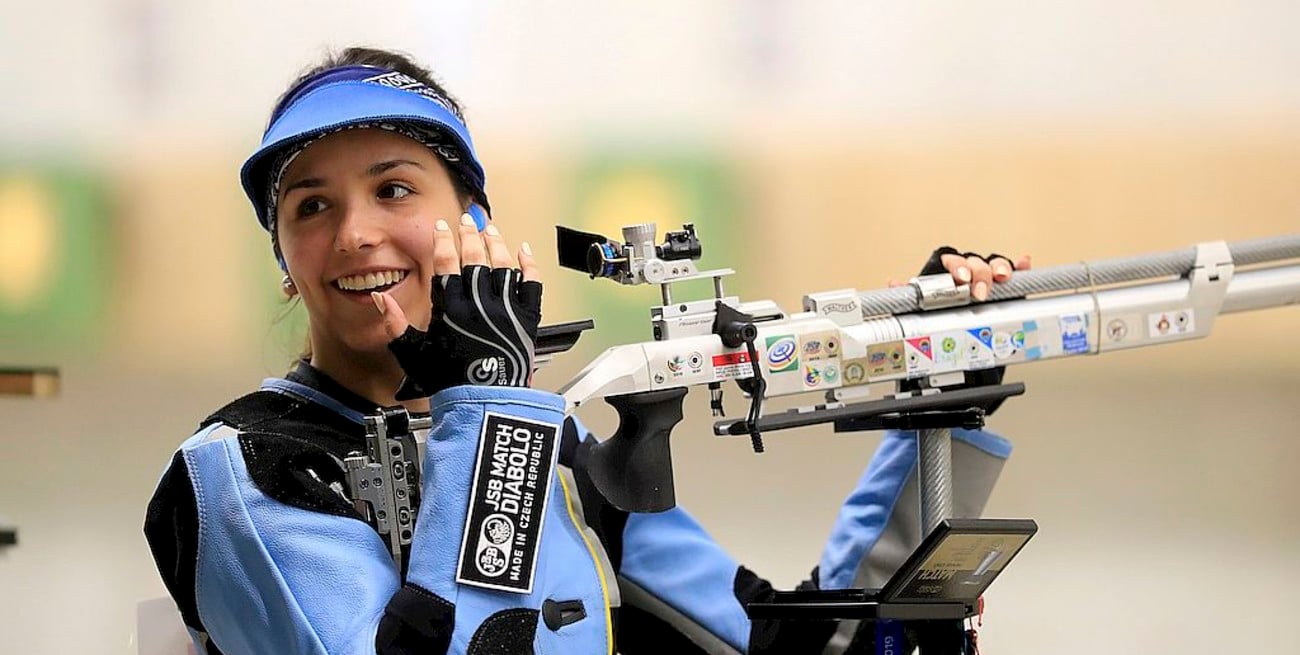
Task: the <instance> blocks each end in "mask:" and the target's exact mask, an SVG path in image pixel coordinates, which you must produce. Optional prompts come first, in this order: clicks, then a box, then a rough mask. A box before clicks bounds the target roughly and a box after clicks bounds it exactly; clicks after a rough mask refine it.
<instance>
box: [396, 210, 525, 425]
mask: <svg viewBox="0 0 1300 655" xmlns="http://www.w3.org/2000/svg"><path fill="white" fill-rule="evenodd" d="M457 230H458V231H459V234H460V244H461V247H460V252H459V253H457V252H456V243H455V241H456V240H455V238H454V236H453V234H452V232H451V228H450V226H448V225H447V222H446V221H443V220H439V221H438V222H437V223H436V225H435V227H434V232H433V244H434V245H433V261H434V273H435V274H436V277H435V278H434V280H433V294H432V295H433V298H432V300H433V317H432V320H431V321H430V322H429V331H428V332H422V331H420V330H418V329H416V328H415V327H414V326H412V325H411V324H410V322H409V321H408V320H407V318H406V315H405V313H403V312H402V308H401V307H400V306H399V305H398V304H397V301H396V300H394V299H393V298H392V297H391V296H389V295H388V294H386V293H380V292H374V293H372V294H371V296H372V298H373V299H374V301H375V306H376V307H377V308H378V309H379V312H380V314H381V315H382V317H383V321H384V330H385V332H386V333H387V334H388V337H389V338H390V339H392V341H391V342H389V344H388V348H389V350H391V351H392V352H393V354H394V355H395V356H396V357H397V361H398V363H399V364H400V365H401V366H402V370H403V371H404V372H405V373H406V379H405V380H403V381H402V385H401V388H399V389H398V391H397V395H396V399H397V400H410V399H413V398H420V397H428V396H431V395H433V394H435V393H437V392H439V391H442V390H443V389H446V388H448V387H454V386H458V385H463V384H474V385H485V386H513V387H526V386H528V383H529V380H530V378H531V377H532V372H533V359H534V344H535V342H536V340H537V325H538V323H540V322H541V313H542V283H541V282H540V281H539V280H538V269H537V264H536V262H535V261H534V260H533V257H532V252H531V250H530V249H529V247H528V244H524V245H523V247H521V248H520V249H519V252H518V265H516V263H515V262H516V259H515V257H512V256H511V255H510V250H509V248H507V246H506V242H505V239H504V238H503V237H502V236H501V232H500V231H499V230H498V229H497V228H496V226H495V225H492V224H491V223H489V224H488V226H487V228H486V229H485V230H484V231H483V233H482V234H479V232H478V229H477V227H476V226H475V225H474V220H473V219H472V218H471V217H470V216H469V214H465V215H463V216H462V217H461V222H460V225H459V226H457Z"/></svg>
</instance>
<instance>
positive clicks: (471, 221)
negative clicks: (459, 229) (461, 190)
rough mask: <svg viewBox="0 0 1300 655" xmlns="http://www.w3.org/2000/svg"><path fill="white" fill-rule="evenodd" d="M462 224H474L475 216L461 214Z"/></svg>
mask: <svg viewBox="0 0 1300 655" xmlns="http://www.w3.org/2000/svg"><path fill="white" fill-rule="evenodd" d="M460 224H461V225H465V226H470V225H474V217H473V216H470V215H469V214H461V215H460Z"/></svg>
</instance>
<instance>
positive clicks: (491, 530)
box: [456, 412, 560, 594]
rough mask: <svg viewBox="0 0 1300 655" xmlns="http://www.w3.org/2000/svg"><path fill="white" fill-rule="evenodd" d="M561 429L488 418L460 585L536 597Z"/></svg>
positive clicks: (462, 550)
mask: <svg viewBox="0 0 1300 655" xmlns="http://www.w3.org/2000/svg"><path fill="white" fill-rule="evenodd" d="M559 427H560V426H558V425H555V424H552V423H541V422H538V421H530V420H528V419H525V418H520V417H518V416H509V415H506V414H496V413H493V412H487V413H486V414H485V415H484V419H483V432H482V434H480V435H479V444H478V458H477V463H476V465H475V467H474V484H473V486H472V487H471V489H472V490H473V491H472V493H471V494H470V499H469V510H468V511H467V512H466V515H467V520H466V522H465V531H464V533H462V534H461V540H460V556H459V558H458V561H459V563H458V564H457V569H456V570H457V573H456V582H460V583H463V584H467V585H473V586H475V587H483V588H486V589H498V590H501V591H509V592H514V593H520V594H528V593H532V591H533V575H534V573H535V572H536V569H537V551H538V546H539V545H540V541H541V537H542V522H543V521H544V520H545V519H546V504H547V502H548V501H549V500H550V489H551V469H552V468H554V466H555V451H556V443H557V438H556V437H557V435H558V434H559Z"/></svg>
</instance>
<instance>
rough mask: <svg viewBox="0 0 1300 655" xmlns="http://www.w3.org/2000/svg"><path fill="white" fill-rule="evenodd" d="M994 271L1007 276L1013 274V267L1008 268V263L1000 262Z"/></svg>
mask: <svg viewBox="0 0 1300 655" xmlns="http://www.w3.org/2000/svg"><path fill="white" fill-rule="evenodd" d="M993 272H994V273H995V274H997V275H999V276H1002V277H1006V276H1008V275H1010V274H1011V269H1010V268H1008V267H1007V265H1006V264H998V267H997V268H996V269H994V271H993Z"/></svg>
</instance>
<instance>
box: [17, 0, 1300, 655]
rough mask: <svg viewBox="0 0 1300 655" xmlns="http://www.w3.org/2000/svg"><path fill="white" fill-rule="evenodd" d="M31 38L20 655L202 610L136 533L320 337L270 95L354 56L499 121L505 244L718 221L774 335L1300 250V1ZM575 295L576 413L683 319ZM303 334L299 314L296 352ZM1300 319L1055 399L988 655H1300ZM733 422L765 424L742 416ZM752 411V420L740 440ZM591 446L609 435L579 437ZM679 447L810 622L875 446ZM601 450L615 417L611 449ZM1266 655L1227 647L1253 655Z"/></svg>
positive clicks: (20, 253)
mask: <svg viewBox="0 0 1300 655" xmlns="http://www.w3.org/2000/svg"><path fill="white" fill-rule="evenodd" d="M3 12H4V13H3V20H0V62H2V63H0V88H3V89H4V90H5V91H4V94H3V97H4V100H3V102H0V364H7V365H55V366H58V367H60V368H61V369H62V370H63V375H64V380H63V385H64V392H63V394H62V395H61V396H60V397H58V398H56V399H52V400H43V401H33V400H24V399H13V398H0V523H5V524H10V525H16V526H17V527H18V529H19V539H20V545H19V546H18V547H17V548H12V549H7V550H3V551H0V652H3V653H34V654H43V653H65V652H92V653H122V654H124V653H134V652H136V650H137V645H138V636H137V632H136V611H137V604H138V603H139V602H141V601H143V600H146V599H149V598H156V597H159V596H162V595H163V594H164V593H165V592H164V590H163V588H162V586H161V583H160V582H159V580H158V577H157V575H156V572H155V571H154V569H153V564H152V561H151V559H150V558H149V555H148V551H147V549H146V547H145V544H144V540H143V538H142V536H141V533H140V525H141V522H142V516H143V512H144V505H145V503H146V501H147V499H148V497H149V495H150V493H151V492H152V489H153V485H154V483H155V482H156V480H157V476H158V474H159V473H160V472H161V470H162V468H163V467H164V465H165V464H166V462H167V461H168V459H169V458H170V455H171V452H172V450H173V449H174V448H175V447H176V445H178V444H179V443H180V441H182V440H183V439H184V438H185V437H186V436H188V435H189V433H190V432H191V431H192V429H193V428H194V426H195V425H196V424H197V422H198V421H199V420H200V419H202V418H203V417H204V416H206V415H207V413H208V412H210V411H211V410H213V409H215V408H216V407H218V406H220V405H221V404H223V403H224V402H225V401H227V400H229V399H230V398H233V397H234V396H236V395H238V394H241V393H243V392H245V391H247V390H250V389H252V388H253V387H254V386H255V385H256V384H257V382H258V381H259V379H260V378H262V377H264V376H267V375H278V374H280V373H282V372H283V371H284V370H285V369H286V367H287V366H288V363H289V362H290V361H291V359H292V358H293V356H294V354H295V353H296V352H297V351H298V349H299V348H300V346H301V344H302V339H303V332H302V322H301V317H300V316H297V315H296V314H295V313H293V312H291V311H289V310H287V308H286V307H285V306H284V304H283V303H282V301H280V300H279V298H280V296H279V295H278V284H279V273H278V271H277V269H276V267H275V264H274V262H273V260H272V258H271V252H270V246H269V243H268V240H267V238H266V235H265V234H264V233H262V232H261V231H260V229H259V228H258V226H257V224H256V221H255V219H254V217H253V214H252V212H251V210H250V208H249V207H248V206H247V203H246V201H245V200H244V198H243V196H242V193H241V191H240V189H239V185H238V181H237V170H238V166H239V164H240V163H241V162H242V160H243V158H244V157H245V156H246V155H247V154H248V153H250V152H251V151H252V150H253V149H254V148H255V147H256V144H257V142H258V139H259V136H260V133H261V130H262V128H263V126H264V125H265V120H266V115H267V113H268V111H269V108H270V105H271V103H272V102H273V101H274V99H275V97H276V96H277V95H278V94H279V93H280V92H281V91H282V89H283V87H284V85H286V84H287V83H288V82H289V81H290V80H292V79H293V78H294V77H295V75H296V74H297V73H298V72H299V71H300V70H302V69H303V68H305V67H307V66H308V65H309V64H311V63H312V62H313V61H314V60H316V59H318V58H319V57H320V56H321V55H322V54H323V53H324V51H325V49H326V48H329V47H336V48H338V47H343V46H347V45H353V44H367V45H376V46H383V47H391V48H397V49H401V50H404V51H407V52H409V53H412V54H414V55H415V56H416V57H417V58H419V59H420V60H422V61H423V62H424V63H426V64H428V65H430V66H431V67H432V68H433V69H434V70H435V71H437V72H438V73H439V75H440V76H441V78H442V79H443V81H444V82H445V83H446V85H447V86H448V87H449V88H450V89H451V90H452V91H453V93H454V94H455V95H457V96H458V97H459V98H460V99H461V100H462V102H463V104H464V105H465V107H466V111H467V114H468V117H469V122H470V127H471V130H472V131H473V133H474V135H475V138H476V142H477V144H478V150H479V153H480V155H481V159H482V160H483V162H484V163H485V166H486V169H487V173H488V180H489V182H488V189H489V191H490V193H491V194H492V200H493V203H492V204H493V207H494V209H495V216H496V220H497V221H498V222H499V223H500V224H501V225H502V227H503V229H504V231H505V233H506V235H507V236H508V237H509V238H510V239H511V240H515V241H517V240H524V239H526V240H528V241H530V242H531V243H532V244H533V246H534V248H535V249H537V250H541V251H543V252H545V251H546V250H547V248H546V247H545V246H546V244H550V243H552V241H553V226H554V225H555V224H565V225H570V226H574V227H578V228H581V229H587V230H599V231H603V232H607V233H610V234H616V233H617V232H616V231H617V228H618V227H619V226H621V225H624V224H628V223H634V222H643V221H650V220H653V221H657V222H658V223H659V226H660V229H661V230H663V229H668V228H672V227H677V226H679V225H680V224H682V223H684V222H694V223H695V224H696V226H697V228H698V230H699V233H700V235H701V237H702V238H703V239H704V243H705V253H706V256H705V259H704V260H703V262H702V265H704V266H708V267H732V268H736V269H737V270H738V271H739V275H738V276H737V277H735V278H733V281H731V282H730V284H729V289H730V290H731V291H732V292H735V293H739V294H740V295H741V296H742V297H743V298H745V299H759V298H771V299H774V300H776V301H777V302H778V303H780V304H781V305H782V306H784V307H786V308H787V309H794V308H797V306H798V304H799V299H800V297H801V296H802V295H803V294H805V293H809V292H813V291H819V290H827V289H834V288H842V287H856V288H859V289H870V288H876V287H880V286H883V285H884V284H885V282H886V280H887V279H889V278H890V277H894V278H904V277H907V276H910V275H911V274H912V273H914V271H915V270H916V269H917V268H918V267H919V266H920V264H921V263H922V262H923V261H924V260H925V258H926V257H927V255H928V253H929V252H930V250H932V249H933V248H934V247H936V246H938V245H942V244H953V245H955V246H957V247H959V248H962V249H971V250H977V251H991V250H997V251H1000V252H1007V253H1015V254H1019V253H1025V252H1027V253H1031V254H1032V255H1033V256H1034V261H1035V262H1036V263H1037V264H1038V265H1052V264H1059V263H1067V262H1074V261H1078V260H1080V259H1084V258H1104V257H1110V256H1120V255H1133V254H1141V253H1144V252H1154V251H1163V250H1169V249H1174V248H1181V247H1185V246H1188V245H1191V244H1192V243H1195V242H1197V241H1204V240H1217V239H1224V240H1229V241H1232V240H1238V239H1245V238H1254V237H1261V236H1269V235H1276V234H1284V233H1295V232H1297V231H1300V183H1298V182H1297V180H1298V179H1300V175H1298V174H1300V76H1297V75H1296V71H1297V70H1300V39H1296V38H1295V36H1294V27H1295V26H1296V25H1298V24H1300V5H1297V4H1296V3H1294V2H1284V1H1281V0H1256V1H1246V2H1238V3H1222V2H1206V1H1202V0H1194V1H1191V2H1186V1H1184V2H1172V1H1149V2H1118V1H1116V0H1100V1H1094V2H1075V1H1061V2H1051V3H1020V2H1011V1H1008V0H990V1H988V2H981V3H957V2H919V3H880V2H841V1H835V2H824V3H800V2H795V1H793V0H755V1H748V2H745V1H740V0H730V1H724V2H714V3H693V2H684V1H682V0H666V1H663V2H657V3H637V4H628V3H602V2H595V1H592V0H569V1H566V2H557V3H526V2H517V1H493V2H468V1H463V2H440V3H422V2H414V1H408V2H387V3H359V2H358V3H345V2H318V3H306V2H297V1H296V2H282V3H255V2H252V1H250V0H234V1H231V2H225V3H199V4H195V3H168V2H163V1H162V0H80V1H79V2H58V1H56V2H47V3H34V4H33V3H27V4H12V3H11V4H10V5H8V6H6V7H5V8H4V10H3ZM543 259H546V260H547V261H546V269H545V273H546V278H545V279H546V281H547V284H548V286H547V304H546V308H545V311H546V320H547V321H560V320H568V319H576V318H583V317H588V316H591V317H594V318H595V319H596V321H597V325H598V330H597V331H596V332H595V333H593V334H589V335H587V336H585V337H584V338H583V340H582V341H581V342H580V343H579V346H578V348H577V350H576V352H574V353H573V354H570V355H566V356H564V357H562V358H561V359H559V360H557V361H556V362H555V363H554V364H553V365H552V366H550V367H549V368H548V369H546V370H545V371H544V372H543V373H542V374H541V375H540V376H539V383H540V384H541V385H543V386H550V387H555V386H558V385H559V384H561V383H562V382H563V381H564V380H565V379H567V378H568V376H570V375H572V374H573V373H575V372H576V371H577V370H578V369H579V368H581V366H582V365H583V364H585V363H586V362H587V361H589V360H590V359H591V358H592V357H594V356H595V355H596V354H597V353H598V352H599V351H600V349H601V348H603V347H604V346H607V345H610V344H613V343H619V342H626V341H632V340H642V339H645V338H647V337H648V334H649V326H648V322H647V320H646V319H647V314H648V307H649V306H650V305H651V304H652V303H653V302H654V301H655V300H656V298H657V292H656V291H655V290H653V289H649V288H645V289H617V288H615V287H613V286H612V285H609V284H607V283H600V282H591V281H587V279H586V277H585V276H583V275H580V274H578V273H572V272H567V271H560V270H559V269H558V268H557V267H556V266H554V264H553V261H552V260H551V259H550V258H547V257H543ZM286 312H288V315H287V316H286V315H285V314H286ZM1298 334H1300V310H1297V309H1295V308H1289V309H1280V310H1274V311H1270V312H1261V313H1254V314H1248V315H1239V316H1232V317H1227V318H1225V319H1224V320H1223V321H1221V322H1220V323H1219V324H1218V325H1216V328H1215V334H1214V335H1213V336H1212V337H1211V338H1210V339H1208V340H1204V341H1201V342H1196V343H1183V344H1176V345H1170V346H1167V347H1163V348H1157V349H1148V350H1145V351H1134V352H1127V353H1121V354H1115V355H1113V356H1108V357H1105V358H1099V359H1093V358H1081V359H1078V360H1070V361H1066V362H1058V363H1052V364H1043V365H1041V366H1034V367H1023V368H1022V369H1018V370H1015V371H1013V373H1012V375H1013V376H1014V377H1016V378H1019V379H1023V380H1025V381H1026V383H1027V384H1028V386H1029V394H1028V395H1027V396H1026V397H1024V398H1021V399H1018V400H1015V401H1013V402H1011V403H1009V404H1008V405H1007V406H1006V408H1005V409H1003V410H1002V411H1001V413H1000V414H999V415H998V416H996V417H995V418H994V419H993V421H992V423H991V427H993V428H994V429H995V430H997V431H999V432H1001V433H1003V434H1006V435H1007V436H1009V437H1011V438H1012V439H1013V440H1015V442H1016V444H1017V452H1016V454H1015V455H1014V456H1013V458H1012V459H1011V460H1010V462H1009V463H1008V465H1007V468H1006V470H1005V472H1004V474H1003V479H1002V481H1001V483H1000V486H999V488H998V489H997V491H996V492H995V494H994V497H993V499H992V501H991V503H990V507H989V514H990V515H994V516H1016V517H1021V516H1027V517H1033V518H1036V519H1037V520H1038V521H1039V523H1040V525H1041V532H1040V534H1039V536H1038V537H1036V538H1035V540H1034V541H1033V542H1032V543H1031V544H1030V546H1029V547H1028V548H1027V549H1026V550H1025V551H1024V553H1023V555H1022V556H1021V558H1020V559H1018V560H1017V563H1016V565H1015V566H1013V567H1010V569H1009V570H1008V572H1007V574H1006V575H1004V576H1003V577H1002V578H1000V579H999V581H998V583H997V584H996V585H994V587H993V588H992V590H991V591H990V593H989V596H988V601H989V602H988V614H987V615H986V618H985V627H984V629H983V631H982V633H981V634H982V636H981V645H982V647H983V648H984V650H985V652H995V653H1006V654H1017V653H1041V652H1053V653H1060V654H1069V653H1078V654H1080V655H1082V654H1084V653H1087V654H1089V655H1091V654H1092V653H1097V652H1107V653H1148V652H1180V653H1206V654H1208V653H1218V652H1222V651H1223V650H1225V649H1226V648H1231V649H1232V650H1234V651H1236V652H1260V653H1264V652H1268V653H1273V652H1291V651H1293V650H1294V646H1293V643H1292V642H1293V640H1294V637H1293V635H1292V634H1291V632H1290V628H1289V626H1290V625H1292V624H1293V622H1294V621H1293V614H1292V611H1293V608H1294V607H1296V606H1298V605H1300V591H1298V590H1300V585H1297V584H1296V582H1297V581H1300V563H1297V560H1296V558H1295V555H1294V553H1295V550H1296V547H1297V545H1298V544H1300V521H1298V520H1297V519H1300V515H1298V514H1297V509H1296V507H1297V503H1298V501H1300V482H1297V481H1296V477H1295V475H1294V473H1293V468H1294V463H1295V462H1297V461H1300V440H1298V439H1297V436H1298V435H1297V434H1296V432H1297V428H1296V426H1297V425H1300V404H1297V403H1296V399H1297V396H1298V395H1300V346H1297V335H1298ZM732 404H735V401H734V399H733V403H732ZM733 409H734V408H733ZM584 412H585V413H586V414H584V419H586V420H587V422H588V423H589V424H591V425H593V426H595V427H596V428H608V427H609V426H611V425H612V422H613V420H612V416H611V415H612V412H608V411H606V410H604V408H600V407H593V408H590V409H584ZM688 412H689V418H688V420H687V422H686V423H685V424H683V426H682V427H681V428H679V431H678V432H677V433H676V436H675V444H676V453H677V456H676V461H677V463H678V471H677V479H678V487H679V499H680V500H681V502H682V503H683V504H684V505H686V506H687V507H688V508H690V509H691V510H692V511H693V512H694V513H695V514H696V515H697V516H699V517H700V518H701V519H702V520H703V522H704V523H705V524H706V525H707V526H708V527H709V529H710V530H711V531H712V532H713V534H714V535H715V536H716V537H717V538H718V540H719V541H720V542H722V543H723V544H724V545H725V546H726V547H727V548H728V549H729V550H730V551H731V552H732V553H733V554H735V555H736V557H737V558H738V559H740V560H741V561H742V562H744V563H745V564H746V565H747V566H749V567H750V568H752V569H755V570H756V571H758V572H759V573H761V574H763V575H766V576H768V577H770V578H771V579H772V580H773V581H774V582H776V583H777V584H778V585H782V586H789V585H793V584H795V583H797V582H798V580H800V579H802V577H804V576H805V575H806V574H807V572H808V570H809V569H811V568H812V566H813V565H815V564H816V562H817V558H818V556H819V554H820V549H821V545H822V542H823V540H824V538H825V536H826V534H827V531H828V529H829V527H830V525H831V522H832V520H833V518H834V515H835V511H836V508H837V507H838V504H839V503H840V502H841V500H842V499H843V496H844V494H845V493H847V492H848V490H849V489H851V488H852V486H853V484H854V482H855V481H856V479H857V477H858V475H859V474H860V473H861V471H862V469H863V468H864V467H865V465H866V462H867V461H868V459H869V457H870V454H871V452H872V450H873V448H874V446H875V444H876V441H877V438H876V437H874V436H871V435H842V436H836V435H832V434H830V433H829V432H828V431H827V430H812V429H809V430H802V431H799V432H795V433H790V434H784V435H774V436H772V437H771V438H770V439H769V440H768V443H769V447H768V452H767V453H766V454H764V455H763V456H761V457H756V456H754V455H753V454H752V453H751V452H750V451H749V449H748V445H747V443H746V442H744V441H743V440H740V441H732V440H717V439H714V438H713V437H711V436H707V435H709V434H710V432H709V429H708V428H709V425H710V424H711V421H710V417H709V416H708V411H707V407H706V405H705V401H704V399H703V398H702V397H695V396H694V395H693V396H692V397H691V398H690V399H689V401H688ZM587 414H589V415H587ZM1225 644H1231V646H1225Z"/></svg>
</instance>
